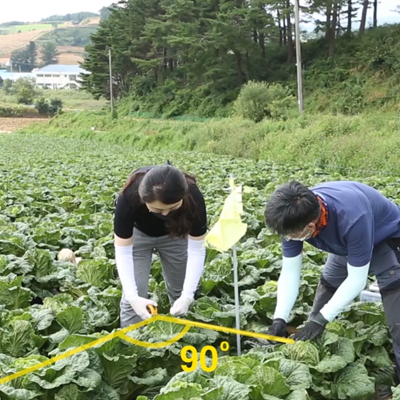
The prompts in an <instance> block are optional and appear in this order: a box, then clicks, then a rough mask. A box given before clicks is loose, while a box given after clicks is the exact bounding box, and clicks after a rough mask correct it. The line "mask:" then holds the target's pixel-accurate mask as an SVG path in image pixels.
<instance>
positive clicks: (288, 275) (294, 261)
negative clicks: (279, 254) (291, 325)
mask: <svg viewBox="0 0 400 400" xmlns="http://www.w3.org/2000/svg"><path fill="white" fill-rule="evenodd" d="M302 263H303V254H302V253H300V254H299V255H298V256H296V257H283V259H282V271H281V274H280V276H279V279H278V289H277V294H276V295H277V303H276V308H275V314H274V318H282V319H283V320H284V321H286V322H287V320H288V319H289V315H290V312H291V311H292V309H293V306H294V304H295V302H296V299H297V296H298V294H299V286H300V277H301V268H302Z"/></svg>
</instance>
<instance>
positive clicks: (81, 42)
mask: <svg viewBox="0 0 400 400" xmlns="http://www.w3.org/2000/svg"><path fill="white" fill-rule="evenodd" d="M97 28H98V27H97V26H68V27H65V28H64V27H58V28H57V29H54V30H52V31H50V32H47V33H45V34H44V35H41V36H40V38H39V39H37V40H36V43H37V44H38V45H42V44H44V43H46V42H54V43H56V44H57V46H78V47H84V46H86V45H88V44H89V43H90V40H91V39H90V37H91V35H93V34H95V33H96V31H97Z"/></svg>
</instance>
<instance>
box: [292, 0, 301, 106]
mask: <svg viewBox="0 0 400 400" xmlns="http://www.w3.org/2000/svg"><path fill="white" fill-rule="evenodd" d="M299 1H300V0H294V19H295V25H296V66H297V97H298V103H299V112H300V114H301V113H302V112H303V77H302V66H301V43H300V15H299V14H300V11H299Z"/></svg>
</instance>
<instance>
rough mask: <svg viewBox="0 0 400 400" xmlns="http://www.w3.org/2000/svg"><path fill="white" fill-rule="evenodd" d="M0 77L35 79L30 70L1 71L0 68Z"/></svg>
mask: <svg viewBox="0 0 400 400" xmlns="http://www.w3.org/2000/svg"><path fill="white" fill-rule="evenodd" d="M0 77H1V78H2V79H3V80H5V79H19V78H33V79H35V78H36V77H35V74H33V73H32V72H9V71H6V72H1V70H0Z"/></svg>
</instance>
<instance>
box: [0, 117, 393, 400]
mask: <svg viewBox="0 0 400 400" xmlns="http://www.w3.org/2000/svg"><path fill="white" fill-rule="evenodd" d="M56 120H57V119H56ZM56 120H55V121H56ZM254 125H256V124H254V123H253V126H254ZM258 125H259V124H258ZM70 129H71V130H73V129H74V127H73V126H71V127H70ZM0 147H1V148H7V152H1V153H0V180H1V182H2V184H3V186H2V187H1V188H0V213H1V218H0V232H1V235H0V304H1V305H2V306H1V307H0V333H1V335H0V370H1V371H2V375H1V377H5V376H8V375H10V374H14V373H17V372H18V371H21V370H23V369H25V368H29V367H31V366H34V365H35V364H37V363H38V362H43V361H46V360H48V359H50V358H52V357H55V356H59V355H61V354H62V353H63V352H66V351H69V350H73V349H75V348H77V347H79V346H82V345H84V344H88V343H90V342H92V341H94V340H96V339H101V338H102V337H104V336H105V335H107V334H109V333H110V332H114V331H115V330H116V329H117V328H118V327H119V302H120V299H121V284H120V282H119V279H118V274H117V271H116V267H115V257H114V252H113V237H112V236H113V235H112V219H113V213H112V211H113V202H112V199H113V198H115V194H116V193H118V191H119V190H120V188H121V187H122V185H123V183H124V182H125V180H126V177H127V176H128V175H129V173H130V172H131V171H132V169H134V168H136V167H138V166H140V165H145V164H149V163H153V164H159V163H164V162H165V160H166V158H168V159H170V160H171V161H172V163H173V164H174V165H176V166H177V167H178V168H181V169H183V170H186V171H188V172H190V173H193V174H195V175H196V177H197V180H198V182H199V186H200V189H201V190H202V192H203V194H204V197H205V201H206V204H207V209H208V216H209V221H208V222H209V226H211V225H213V224H214V222H216V220H217V219H218V217H219V214H220V211H221V208H222V206H223V203H224V200H225V198H226V191H225V190H224V188H226V187H227V184H228V182H227V176H229V173H230V172H233V173H234V174H235V180H236V182H237V183H240V184H242V185H243V187H244V191H243V207H244V214H243V220H244V221H245V222H246V223H247V224H248V227H249V229H248V230H247V232H246V235H245V236H244V237H243V238H242V239H241V240H240V241H239V243H238V244H237V254H238V259H239V270H238V276H239V287H240V296H241V328H242V329H245V330H250V331H256V332H260V331H264V330H265V328H266V327H267V326H268V325H269V324H270V323H271V321H272V318H273V310H274V307H275V304H276V290H277V279H278V277H279V272H280V259H281V249H280V246H279V241H278V240H277V238H276V237H275V236H273V235H271V234H270V233H269V232H268V231H267V230H266V228H265V226H264V223H263V208H264V206H265V198H266V197H267V196H268V195H269V194H270V193H271V191H272V190H273V188H274V187H275V186H276V185H278V184H279V183H282V182H284V181H287V180H289V179H296V180H299V181H301V182H303V183H304V184H305V185H308V186H311V185H315V184H317V183H319V182H320V181H321V180H329V179H335V180H336V179H357V180H359V181H361V182H364V183H366V184H371V185H374V186H375V187H376V188H377V189H379V190H381V191H382V193H383V194H384V195H386V196H388V197H389V198H390V199H392V200H393V201H394V202H396V203H400V195H399V192H398V190H397V178H396V177H397V175H395V176H393V177H391V176H388V175H380V176H371V175H368V176H366V177H364V178H361V177H360V176H357V175H354V174H349V173H348V171H344V172H343V173H340V172H337V171H336V172H333V173H329V172H328V171H326V170H323V169H318V168H315V167H307V166H303V167H301V168H297V169H296V170H293V168H291V167H287V166H280V165H277V164H273V163H268V162H255V161H251V160H246V159H237V158H233V157H230V156H228V157H223V156H210V155H205V154H196V153H183V152H181V151H177V152H173V151H168V157H167V156H166V154H167V153H162V152H159V151H155V152H146V151H143V150H141V149H139V148H135V149H134V150H133V148H132V147H131V146H127V145H126V144H123V143H122V144H110V143H104V144H101V143H97V144H96V145H95V146H94V145H93V141H92V140H82V139H78V138H76V137H71V138H57V139H56V140H54V139H52V138H50V137H48V136H45V135H33V136H29V135H22V134H10V135H3V136H0ZM135 147H136V146H135ZM132 159H133V160H135V161H134V165H133V164H132ZM82 160H84V165H83V164H82ZM55 165H57V168H54V166H55ZM208 165H213V168H212V169H210V168H205V166H208ZM254 171H257V173H255V172H254ZM32 177H34V179H33V178H32ZM66 247H67V248H70V249H72V250H73V251H74V252H75V253H76V254H79V256H80V257H82V260H81V261H80V262H79V264H78V265H74V264H73V263H71V262H66V261H60V260H57V253H58V251H59V250H60V249H62V248H66ZM304 250H305V251H304V268H303V270H302V276H301V286H300V292H299V296H298V298H297V300H296V304H295V307H294V309H293V312H292V313H291V315H290V320H289V321H290V324H291V326H294V327H297V326H300V325H301V324H303V322H304V321H305V319H306V318H307V316H308V313H309V312H310V309H311V305H312V302H313V298H314V294H315V290H316V287H317V284H318V281H319V278H320V273H321V267H322V265H323V263H324V260H325V258H324V257H323V256H321V255H320V254H318V253H317V252H315V251H314V249H313V248H311V246H306V247H305V249H304ZM149 296H150V297H151V298H155V299H157V301H158V302H159V308H160V310H163V311H162V313H168V310H169V302H168V296H167V293H166V289H165V282H164V281H163V277H162V274H161V266H160V258H159V256H157V255H155V257H154V258H153V264H152V275H151V277H150V282H149ZM233 296H234V286H233V275H232V259H231V256H230V254H229V253H219V252H216V251H211V250H210V249H208V250H207V259H206V266H205V270H204V274H203V276H202V278H201V281H200V286H199V290H198V293H197V296H196V299H195V302H194V303H193V305H192V306H191V307H190V311H189V314H188V316H187V318H188V319H190V320H196V321H201V322H206V323H212V324H216V325H223V326H228V327H234V326H235V307H234V297H233ZM181 329H182V327H181V326H180V325H177V324H172V323H170V322H164V321H157V322H155V323H152V324H150V325H148V327H147V329H145V330H135V331H134V332H131V333H129V335H130V336H132V337H134V338H135V339H137V340H141V341H145V342H150V341H151V342H154V341H157V342H160V341H166V340H169V339H171V338H172V337H174V336H175V335H176V334H178V333H179V332H180V331H181ZM249 340H250V339H249ZM222 341H228V343H229V344H230V350H229V351H227V352H221V351H219V348H220V343H221V342H222ZM235 343H236V337H235V335H230V334H225V333H220V332H214V331H211V330H205V329H199V328H191V329H190V331H189V332H188V333H187V334H186V335H185V336H184V337H183V338H182V339H181V340H179V341H178V342H176V343H174V344H171V345H168V346H166V347H163V348H155V349H148V348H143V347H140V346H136V345H130V344H128V343H126V342H124V341H122V340H121V339H119V338H118V337H115V338H114V339H112V340H110V341H107V342H105V343H100V344H98V345H97V346H96V347H95V348H91V349H87V350H85V351H82V352H80V353H77V354H74V355H73V356H70V357H68V358H65V359H62V360H59V361H57V362H56V363H54V364H50V365H48V366H46V367H42V368H40V369H38V370H36V371H33V372H30V373H29V374H26V375H24V376H23V377H21V378H22V379H15V380H13V381H11V382H9V383H6V384H3V385H0V396H1V397H4V398H11V399H13V398H14V399H21V398H41V397H43V398H48V399H50V398H54V399H57V400H62V399H80V398H82V399H87V400H92V399H93V400H94V399H100V400H106V399H113V400H130V399H132V398H138V399H146V398H148V399H154V400H175V399H178V398H179V399H196V398H199V399H206V400H216V399H229V400H235V399H237V400H244V399H247V400H258V399H261V398H262V399H270V400H272V399H281V400H295V399H305V400H323V399H331V400H339V399H345V398H351V399H358V398H360V399H367V398H368V396H373V394H374V391H375V384H376V382H377V381H378V380H379V382H381V383H382V382H384V383H385V384H389V385H390V384H393V379H394V376H395V373H394V363H393V360H394V355H393V351H392V344H391V341H390V339H389V332H388V328H387V326H386V323H385V318H384V311H383V307H382V304H381V303H375V304H372V303H370V304H369V303H357V302H354V303H353V304H351V305H350V306H349V307H347V308H346V309H345V310H344V312H343V313H342V314H341V315H339V317H338V318H337V319H336V320H335V321H334V322H332V323H330V324H328V326H327V330H326V332H325V333H324V334H323V335H322V337H320V338H319V339H318V340H316V341H315V342H312V343H307V342H299V343H296V344H293V345H292V344H287V345H286V344H284V345H282V344H279V345H277V346H273V345H267V346H259V345H254V343H250V342H249V341H248V338H244V340H243V345H242V353H243V354H242V355H241V356H240V357H238V356H237V355H236V348H235ZM187 345H192V346H194V347H195V348H196V349H197V350H198V352H199V353H200V351H201V349H202V348H203V347H204V346H206V345H211V346H214V347H215V348H216V349H218V350H217V351H218V364H217V368H216V369H215V370H214V371H212V372H205V371H202V370H201V368H200V367H198V368H197V369H196V370H195V371H193V372H184V371H182V368H181V365H182V364H186V363H184V362H183V361H182V359H181V350H182V348H183V347H184V346H187ZM206 363H207V364H208V365H209V364H210V360H209V359H207V361H206ZM397 392H398V391H397V390H396V391H395V394H396V396H397ZM139 395H140V396H139ZM138 396H139V397H138Z"/></svg>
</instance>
